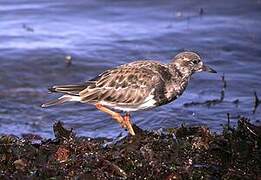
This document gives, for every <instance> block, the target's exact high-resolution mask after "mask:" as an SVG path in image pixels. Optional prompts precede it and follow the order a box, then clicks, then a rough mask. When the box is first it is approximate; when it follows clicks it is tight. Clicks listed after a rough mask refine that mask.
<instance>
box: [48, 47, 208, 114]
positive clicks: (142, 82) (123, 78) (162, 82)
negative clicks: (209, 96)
mask: <svg viewBox="0 0 261 180" xmlns="http://www.w3.org/2000/svg"><path fill="white" fill-rule="evenodd" d="M191 60H195V61H196V60H198V61H200V62H201V59H200V56H199V55H198V54H196V53H193V52H183V53H180V54H178V55H177V56H176V57H175V58H174V59H173V60H172V61H171V62H170V63H169V64H163V63H160V62H157V61H145V60H143V61H135V62H132V63H129V64H125V65H121V66H118V67H116V68H114V69H110V70H107V71H105V72H103V73H102V74H100V75H98V76H97V77H95V78H94V79H91V80H89V81H87V82H86V83H83V84H81V85H60V86H54V87H52V88H50V90H51V91H53V92H60V93H64V94H67V95H71V96H72V97H73V96H77V97H79V98H75V97H74V98H71V99H70V98H68V97H70V96H65V97H66V98H67V100H68V101H74V100H78V101H80V102H82V103H90V104H96V103H100V104H102V105H105V106H107V107H110V108H113V109H116V110H122V111H137V110H144V109H148V108H153V107H155V106H160V105H163V104H166V103H169V102H171V101H173V100H175V99H176V98H177V97H178V96H180V95H181V94H182V93H183V92H184V90H185V88H186V86H187V84H188V81H189V79H190V77H191V75H192V74H193V73H194V72H196V71H197V69H193V68H194V66H193V64H191ZM202 65H203V64H202ZM200 71H202V70H200ZM61 99H62V98H61ZM67 100H65V101H67ZM50 105H52V104H50ZM46 106H48V104H47V105H46Z"/></svg>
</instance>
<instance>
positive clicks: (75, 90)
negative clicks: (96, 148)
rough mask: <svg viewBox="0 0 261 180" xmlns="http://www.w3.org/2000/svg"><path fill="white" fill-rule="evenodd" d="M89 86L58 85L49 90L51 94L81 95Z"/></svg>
mask: <svg viewBox="0 0 261 180" xmlns="http://www.w3.org/2000/svg"><path fill="white" fill-rule="evenodd" d="M87 86H88V85H87V84H80V85H58V86H53V87H51V88H49V89H48V90H49V91H51V92H60V93H66V94H71V95H79V93H80V92H81V91H82V90H84V89H85V88H86V87H87Z"/></svg>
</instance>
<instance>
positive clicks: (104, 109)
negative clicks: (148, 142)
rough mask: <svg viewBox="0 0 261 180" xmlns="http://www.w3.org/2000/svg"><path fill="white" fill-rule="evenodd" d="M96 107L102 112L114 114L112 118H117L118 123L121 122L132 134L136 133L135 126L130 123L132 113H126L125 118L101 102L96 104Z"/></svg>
mask: <svg viewBox="0 0 261 180" xmlns="http://www.w3.org/2000/svg"><path fill="white" fill-rule="evenodd" d="M96 108H97V109H99V110H100V111H102V112H105V113H107V114H110V115H111V116H112V118H113V119H115V120H116V121H117V122H118V123H120V124H121V126H122V127H123V128H127V129H128V131H129V133H130V134H131V135H133V136H134V135H135V133H134V131H133V128H132V125H131V123H130V115H129V114H126V115H125V116H124V118H123V117H122V116H121V115H120V113H117V112H114V111H112V110H110V109H108V108H107V107H104V106H103V105H101V104H99V103H97V104H96Z"/></svg>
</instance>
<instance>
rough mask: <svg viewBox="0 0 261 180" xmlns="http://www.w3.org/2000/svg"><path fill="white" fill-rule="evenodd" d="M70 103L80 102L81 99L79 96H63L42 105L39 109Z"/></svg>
mask: <svg viewBox="0 0 261 180" xmlns="http://www.w3.org/2000/svg"><path fill="white" fill-rule="evenodd" d="M70 101H81V98H80V97H79V96H73V95H63V96H61V97H59V98H58V99H55V100H52V101H49V102H47V103H44V104H42V105H41V107H43V108H46V107H50V106H54V105H59V104H63V103H65V102H70Z"/></svg>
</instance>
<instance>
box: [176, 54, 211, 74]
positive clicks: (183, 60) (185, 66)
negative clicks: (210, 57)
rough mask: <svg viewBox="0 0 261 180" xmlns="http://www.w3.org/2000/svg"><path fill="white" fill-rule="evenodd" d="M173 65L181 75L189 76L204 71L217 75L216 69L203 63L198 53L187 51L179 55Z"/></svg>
mask: <svg viewBox="0 0 261 180" xmlns="http://www.w3.org/2000/svg"><path fill="white" fill-rule="evenodd" d="M172 64H174V65H175V67H176V68H177V69H179V71H180V72H181V73H184V74H188V75H191V74H193V73H195V72H202V71H206V72H210V73H216V71H215V70H214V69H212V68H210V67H209V66H207V65H205V64H204V63H203V62H202V60H201V57H200V56H199V55H198V54H197V53H195V52H191V51H185V52H181V53H179V54H177V55H176V56H175V57H174V59H173V62H172Z"/></svg>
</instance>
